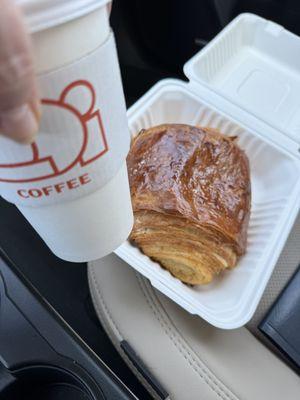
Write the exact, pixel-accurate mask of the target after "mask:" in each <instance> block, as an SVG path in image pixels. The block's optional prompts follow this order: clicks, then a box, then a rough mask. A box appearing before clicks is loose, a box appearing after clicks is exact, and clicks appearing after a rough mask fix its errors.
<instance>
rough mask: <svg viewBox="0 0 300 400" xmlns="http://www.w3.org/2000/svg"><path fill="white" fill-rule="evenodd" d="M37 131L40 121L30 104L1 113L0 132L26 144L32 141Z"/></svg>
mask: <svg viewBox="0 0 300 400" xmlns="http://www.w3.org/2000/svg"><path fill="white" fill-rule="evenodd" d="M37 131H38V121H37V118H36V116H35V113H34V111H33V110H32V108H31V107H30V106H29V105H28V104H24V105H22V106H20V107H18V108H15V109H13V110H9V111H6V112H5V113H2V115H0V132H1V133H2V134H3V135H5V136H7V137H10V138H11V139H13V140H16V141H18V142H20V143H24V144H29V143H32V142H33V141H34V139H35V136H36V134H37Z"/></svg>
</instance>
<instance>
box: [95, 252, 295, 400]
mask: <svg viewBox="0 0 300 400" xmlns="http://www.w3.org/2000/svg"><path fill="white" fill-rule="evenodd" d="M89 282H90V289H91V294H92V298H93V302H94V305H95V308H96V312H97V314H98V316H99V318H100V320H101V322H102V324H103V326H104V328H105V329H106V331H107V333H108V335H109V336H110V338H111V340H112V342H113V343H114V345H115V347H116V348H117V350H118V351H119V352H120V354H121V355H122V357H124V359H125V360H126V361H127V362H128V365H129V366H130V367H131V368H132V369H133V371H135V373H136V374H137V376H138V377H139V378H140V379H141V381H142V382H143V383H144V384H145V386H146V387H147V388H148V389H149V391H150V392H151V393H152V395H153V397H154V398H159V396H157V395H156V393H155V392H154V391H153V390H152V389H151V386H149V384H148V383H147V382H145V380H144V379H143V378H142V376H141V375H140V374H139V372H138V371H137V370H136V369H135V367H134V366H133V365H132V363H131V362H130V360H129V359H128V358H127V356H126V355H125V354H124V352H123V350H122V348H121V346H120V342H121V341H122V340H126V341H128V342H129V343H130V344H131V346H132V348H133V349H134V351H135V352H136V353H137V354H138V355H139V357H140V358H141V359H142V360H143V362H144V363H145V365H146V366H147V368H148V369H149V370H150V371H151V372H152V374H153V375H154V376H155V377H156V378H157V379H158V380H159V381H160V382H161V384H162V385H163V386H164V387H165V388H166V390H167V391H168V393H169V394H170V398H171V399H175V400H177V399H178V400H196V399H197V400H198V399H199V400H220V399H223V400H237V399H243V400H253V399H255V400H265V399H272V400H279V399H280V400H281V399H283V398H286V399H297V398H298V396H299V393H300V380H299V378H298V376H297V375H296V374H295V373H294V372H293V371H292V370H291V369H290V368H288V367H287V366H286V365H285V364H284V363H283V362H282V361H280V360H279V359H278V358H277V357H276V356H275V355H274V354H272V352H270V351H269V350H268V349H267V348H266V347H265V346H263V345H262V344H261V343H260V342H259V341H258V340H257V339H256V338H255V337H254V336H253V335H252V334H251V333H250V332H249V331H248V330H247V329H246V328H241V329H237V330H232V331H224V330H220V329H217V328H214V327H213V326H211V325H209V324H208V323H206V322H205V321H203V320H202V319H201V318H199V317H197V316H192V315H190V314H188V313H187V312H186V311H184V310H183V309H181V308H180V307H179V306H177V305H176V304H175V303H174V302H172V301H171V300H169V299H168V298H167V297H165V296H164V295H163V294H161V293H160V292H158V291H157V290H155V289H154V288H153V287H152V286H151V284H150V283H149V282H148V280H147V279H145V278H144V277H142V276H141V275H140V274H139V273H137V272H135V271H134V270H133V269H132V268H131V267H129V266H128V265H127V264H126V263H124V262H123V261H122V260H120V259H119V258H118V257H117V256H115V255H110V256H107V257H105V258H104V259H102V260H99V261H96V262H92V263H90V265H89Z"/></svg>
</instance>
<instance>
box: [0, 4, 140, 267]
mask: <svg viewBox="0 0 300 400" xmlns="http://www.w3.org/2000/svg"><path fill="white" fill-rule="evenodd" d="M16 1H17V3H18V4H19V5H20V6H21V7H22V9H23V12H24V15H25V18H26V20H27V23H28V25H29V29H30V31H31V34H32V39H33V45H34V53H35V65H36V71H37V74H38V79H39V83H40V87H41V97H42V98H43V99H44V101H43V106H44V108H45V110H44V112H43V116H42V123H41V132H40V133H39V135H38V139H37V142H36V146H35V147H30V148H27V149H26V150H24V146H21V145H18V144H15V143H12V142H11V143H9V139H5V138H1V140H2V141H3V143H4V144H3V143H2V144H3V146H2V149H0V181H1V179H2V181H1V185H0V190H1V195H2V196H3V197H4V198H6V199H7V200H8V201H11V202H13V203H15V204H16V205H17V207H18V208H19V210H20V211H21V213H22V214H23V215H24V216H25V217H26V219H27V220H28V221H29V222H30V224H31V225H32V226H33V227H34V229H35V230H36V231H37V232H38V233H39V235H40V236H41V237H42V238H43V239H44V241H45V242H46V244H47V245H48V246H49V247H50V249H51V250H52V251H53V253H54V254H56V255H57V256H58V257H60V258H62V259H65V260H68V261H73V262H82V261H89V260H94V259H97V258H100V257H103V256H105V255H107V254H109V253H110V252H112V251H113V250H114V249H115V248H117V247H118V246H119V245H120V244H121V243H122V242H124V241H125V240H126V238H127V237H128V235H129V233H130V231H131V228H132V224H133V214H132V208H131V201H130V192H129V184H128V176H127V168H126V153H127V152H128V149H129V141H130V139H129V132H128V126H127V119H126V109H125V103H124V98H123V92H122V88H121V81H120V74H119V71H118V70H117V69H116V68H117V67H116V64H117V61H116V53H115V49H114V45H113V37H112V33H111V31H110V27H109V15H108V5H109V3H110V2H109V1H107V0H106V1H105V0H86V1H84V2H83V1H82V0H16ZM102 56H103V57H102ZM106 64H108V66H107V65H106ZM98 70H99V73H98ZM76 74H77V75H78V77H77V75H76ZM111 74H113V76H110V75H111ZM90 75H91V76H90ZM74 76H75V77H76V78H77V80H76V82H75V83H74V82H73V81H74V79H73V77H74ZM82 76H83V77H84V78H82ZM89 78H90V79H89ZM69 80H70V82H69ZM68 83H70V85H69V86H68V87H65V86H64V85H66V84H68ZM60 86H61V87H60ZM63 89H64V90H63ZM59 95H60V97H59ZM45 98H46V100H45ZM88 102H89V103H88ZM90 104H92V105H90ZM53 106H55V107H53ZM89 107H90V108H89ZM114 111H115V112H114ZM72 113H73V114H72ZM72 116H74V119H73V120H72V118H73V117H72ZM76 116H77V117H78V119H77V118H75V117H76ZM71 125H72V126H71ZM72 129H74V132H75V133H76V134H75V133H74V141H73V137H72V136H71V134H73V130H72ZM80 129H82V132H83V133H84V135H85V136H83V139H82V138H81V136H80V134H79V133H78V132H79V131H80ZM52 130H53V133H51V131H52ZM60 130H61V132H60ZM65 131H67V132H68V135H67V134H66V135H67V136H66V135H65ZM77 131H78V132H77ZM49 132H50V133H51V134H49ZM57 132H58V133H57ZM80 132H81V131H80ZM77 133H78V134H77ZM123 135H124V136H123ZM65 136H66V137H65ZM81 140H82V143H81ZM53 141H54V144H53ZM73 142H74V143H75V144H74V143H73ZM79 145H80V146H81V147H80V148H78V149H79V150H80V151H79V150H78V149H77V147H76V146H79ZM5 146H7V148H8V150H7V151H5V148H6V147H5ZM3 148H4V150H3ZM49 148H50V149H51V151H50V150H49V154H48V149H49ZM1 151H2V153H1ZM77 153H78V154H77ZM74 154H75V155H74ZM1 157H2V159H1ZM10 157H11V158H12V159H11V158H10ZM72 157H73V158H74V160H75V161H74V162H71V161H72V160H73V159H72ZM6 158H7V160H6ZM3 159H4V161H3ZM66 160H67V161H66ZM76 160H77V161H76ZM78 160H79V161H78ZM20 161H21V162H20ZM1 162H2V163H1ZM5 162H7V165H13V168H12V169H10V168H7V165H6V163H5ZM53 164H54V166H53ZM73 164H74V165H73ZM72 165H73V166H72ZM1 166H2V168H1ZM19 166H21V167H19ZM65 167H67V168H65ZM51 168H52V169H53V171H52V169H51ZM70 168H71V169H70ZM97 168H98V170H97ZM50 170H51V171H50ZM49 171H50V172H49ZM63 171H67V172H66V173H64V172H63ZM26 174H27V175H26ZM47 176H48V178H47Z"/></svg>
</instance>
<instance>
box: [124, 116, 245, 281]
mask: <svg viewBox="0 0 300 400" xmlns="http://www.w3.org/2000/svg"><path fill="white" fill-rule="evenodd" d="M127 163H128V171H129V181H130V188H131V195H132V203H133V209H134V213H135V215H136V217H137V216H139V217H140V218H138V219H137V218H136V224H135V227H134V230H133V232H132V239H133V240H135V241H136V243H137V244H138V245H140V247H141V248H142V250H143V251H144V252H145V253H146V254H148V253H147V245H149V239H150V236H148V242H147V232H146V231H145V228H146V227H145V224H147V223H148V224H150V225H151V222H150V220H149V216H150V215H151V216H152V221H154V219H155V218H156V222H155V224H154V225H155V229H156V232H157V235H158V236H157V238H158V239H159V240H160V241H161V242H163V240H164V237H165V238H166V241H167V242H168V240H167V236H166V233H165V236H164V234H162V227H160V228H159V229H158V217H157V216H158V214H159V215H160V217H161V218H162V222H161V224H163V223H164V222H166V219H165V218H166V217H167V218H168V222H167V225H165V227H166V226H170V225H172V220H171V219H170V217H173V218H175V219H174V223H175V224H177V225H178V226H180V225H181V226H182V224H183V223H184V225H185V228H187V227H188V226H190V227H193V228H197V227H198V228H201V232H202V233H201V232H200V231H199V232H198V233H197V235H198V236H199V237H200V236H201V234H202V236H203V232H204V233H205V235H206V236H207V235H208V236H207V238H208V242H207V241H206V244H209V237H211V238H212V248H213V245H214V246H215V248H216V249H217V246H218V244H220V243H222V244H224V246H225V247H226V249H228V248H230V249H231V250H232V251H233V252H234V253H236V255H242V254H243V253H244V252H245V249H246V240H247V227H248V222H249V215H250V201H251V189H250V173H249V162H248V159H247V156H246V155H245V153H244V152H243V151H242V150H241V149H240V148H239V147H238V146H237V144H236V143H235V140H234V138H231V137H226V136H224V135H222V134H220V133H218V132H217V131H215V130H212V129H208V128H201V127H193V126H189V125H179V124H169V125H160V126H156V127H153V128H150V129H147V130H143V131H141V132H140V134H139V135H138V136H137V137H136V138H135V139H134V141H133V143H132V147H131V150H130V153H129V155H128V159H127ZM142 211H144V213H142ZM146 211H147V212H148V215H146V214H145V212H146ZM149 213H150V214H149ZM141 218H143V219H144V222H143V224H142V225H143V226H142V225H141V221H142V220H141ZM153 218H154V219H153ZM147 221H148V222H147ZM141 229H142V230H143V235H142V236H141ZM186 231H187V232H188V230H186ZM158 232H160V233H158ZM148 233H151V234H152V240H153V239H154V240H155V236H153V235H154V234H155V232H154V231H153V229H152V231H151V232H148ZM139 235H140V236H139ZM159 235H160V237H159ZM161 235H162V236H161ZM207 238H206V239H207ZM143 240H144V242H143ZM174 240H175V239H174ZM196 241H197V240H196V239H195V237H194V236H193V237H189V238H188V239H187V243H188V244H189V246H190V245H192V244H194V245H196V244H197V243H196ZM169 242H170V241H169ZM192 242H193V243H192ZM200 242H201V240H200V241H199V243H200ZM199 243H198V244H199ZM143 244H145V246H143ZM152 244H153V243H152ZM173 244H174V243H173ZM173 244H172V245H173ZM179 245H180V243H179ZM199 245H200V244H199ZM202 245H203V246H204V242H203V241H202ZM148 247H149V246H148ZM171 247H172V246H171ZM149 249H150V247H149ZM178 249H179V248H178V246H177V250H178ZM197 249H198V253H199V254H200V250H199V249H200V248H199V246H198V247H197ZM152 250H153V249H152ZM173 250H176V249H175V248H173ZM190 250H191V247H190ZM164 251H165V250H164ZM191 251H192V250H191ZM183 252H184V251H183ZM150 253H151V251H150ZM152 253H153V252H152ZM202 253H203V257H204V255H205V254H204V253H205V251H204V249H202ZM202 253H201V254H202ZM207 253H208V251H207ZM155 254H156V253H155ZM199 254H198V256H199ZM201 254H200V255H201ZM214 254H215V256H216V259H218V257H219V256H220V255H219V256H218V254H217V251H214ZM148 255H150V256H151V257H153V258H154V259H156V260H158V261H161V260H160V258H161V259H163V257H160V256H159V251H158V252H157V254H156V255H153V254H148ZM200 258H201V257H200ZM225 258H226V257H225ZM202 261H203V260H202ZM210 261H212V260H210ZM210 261H209V262H208V264H211V267H210V269H213V261H212V262H210ZM235 261H236V257H235ZM235 261H232V262H231V263H230V262H228V263H227V264H228V265H227V267H232V266H234V265H233V264H235ZM176 263H177V264H178V263H179V261H178V260H177V261H176ZM162 264H163V265H164V262H162ZM168 264H169V263H168V262H167V263H165V265H164V266H165V267H166V268H168ZM179 264H180V266H179ZM179 264H178V265H177V267H178V268H180V269H182V267H183V264H182V260H181V261H180V263H179ZM198 264H199V263H198ZM200 264H201V265H202V264H203V265H205V262H200ZM221 264H222V263H221ZM223 264H224V267H225V264H226V261H225V263H224V262H223ZM230 264H232V265H230ZM168 269H170V268H168ZM220 269H222V268H221V266H219V267H217V268H216V271H217V272H219V271H220ZM172 273H174V271H172ZM174 274H175V275H176V272H175V273H174ZM186 281H188V280H186Z"/></svg>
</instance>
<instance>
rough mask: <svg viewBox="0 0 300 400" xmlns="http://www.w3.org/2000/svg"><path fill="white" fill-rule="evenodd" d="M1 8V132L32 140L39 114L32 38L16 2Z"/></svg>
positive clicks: (3, 1)
mask: <svg viewBox="0 0 300 400" xmlns="http://www.w3.org/2000/svg"><path fill="white" fill-rule="evenodd" d="M0 9H1V13H0V132H1V133H2V134H3V135H5V136H9V137H10V138H12V139H14V140H17V141H19V142H21V143H30V142H32V141H33V140H34V138H35V135H36V133H37V131H38V122H39V115H40V111H39V99H38V95H37V88H36V82H35V76H34V69H33V56H32V47H31V42H30V37H29V35H28V32H27V30H26V27H25V25H24V22H23V19H22V15H21V12H20V10H19V9H18V8H17V7H16V6H15V5H14V2H13V1H11V0H0Z"/></svg>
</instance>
